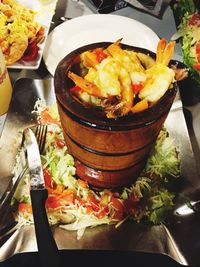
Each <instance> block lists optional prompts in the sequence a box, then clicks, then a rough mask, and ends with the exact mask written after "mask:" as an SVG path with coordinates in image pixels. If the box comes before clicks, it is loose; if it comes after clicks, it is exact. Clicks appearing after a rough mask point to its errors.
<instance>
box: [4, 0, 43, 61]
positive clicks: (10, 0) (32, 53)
mask: <svg viewBox="0 0 200 267" xmlns="http://www.w3.org/2000/svg"><path fill="white" fill-rule="evenodd" d="M35 16H36V11H34V10H32V9H29V8H27V7H25V6H23V5H21V4H20V3H18V2H17V1H16V0H2V1H1V2H0V47H1V49H2V52H3V54H4V57H5V61H6V65H12V64H14V63H16V62H17V61H19V60H22V61H25V62H30V61H33V60H35V59H37V58H38V56H39V54H38V51H39V44H40V43H41V42H43V40H44V34H45V28H44V27H43V26H42V25H41V24H40V23H39V22H37V21H36V19H35Z"/></svg>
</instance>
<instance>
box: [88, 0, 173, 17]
mask: <svg viewBox="0 0 200 267" xmlns="http://www.w3.org/2000/svg"><path fill="white" fill-rule="evenodd" d="M170 1H171V0H110V1H108V0H87V1H86V0H85V1H84V2H85V4H86V5H89V7H90V8H91V9H92V10H93V11H94V12H98V13H110V12H113V11H116V10H119V9H121V8H124V7H127V6H128V5H129V6H132V7H135V8H137V9H140V10H143V11H145V12H148V13H150V14H152V15H154V16H157V17H159V16H161V15H162V14H163V13H164V12H163V11H164V10H165V8H166V7H167V5H168V4H169V3H170Z"/></svg>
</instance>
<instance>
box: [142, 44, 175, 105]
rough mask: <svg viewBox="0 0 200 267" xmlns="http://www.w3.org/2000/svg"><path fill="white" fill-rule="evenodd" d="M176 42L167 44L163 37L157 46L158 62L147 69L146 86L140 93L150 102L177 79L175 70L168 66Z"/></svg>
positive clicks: (161, 94) (163, 92)
mask: <svg viewBox="0 0 200 267" xmlns="http://www.w3.org/2000/svg"><path fill="white" fill-rule="evenodd" d="M174 46H175V42H174V41H173V42H170V43H168V44H167V41H166V40H165V39H161V40H160V41H159V43H158V46H157V54H156V63H155V65H153V66H152V67H150V68H149V69H147V70H146V71H145V73H146V76H147V80H146V82H145V85H144V88H143V89H142V90H141V91H140V93H139V98H140V99H146V100H147V101H149V102H152V103H154V102H156V101H158V100H159V99H160V98H161V97H162V96H163V95H164V94H165V92H166V91H167V90H168V89H169V88H170V85H171V84H172V83H173V82H174V80H175V73H174V71H173V70H172V69H171V68H169V67H168V64H169V62H170V60H171V58H172V55H173V52H174Z"/></svg>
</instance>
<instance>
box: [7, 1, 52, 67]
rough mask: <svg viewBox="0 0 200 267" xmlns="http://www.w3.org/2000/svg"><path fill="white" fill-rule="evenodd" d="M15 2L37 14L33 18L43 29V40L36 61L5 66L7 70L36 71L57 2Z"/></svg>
mask: <svg viewBox="0 0 200 267" xmlns="http://www.w3.org/2000/svg"><path fill="white" fill-rule="evenodd" d="M17 2H19V3H20V4H22V5H24V6H26V7H27V8H30V9H32V10H34V11H36V12H37V13H36V16H35V20H36V21H38V22H39V23H40V24H41V25H42V26H43V27H44V29H45V38H44V40H43V42H42V43H41V44H39V55H38V57H37V59H36V60H34V61H30V62H25V61H20V60H19V61H18V62H16V63H14V64H12V65H9V66H7V68H12V69H32V70H33V69H38V67H39V65H40V62H41V59H42V53H43V50H44V46H45V42H46V39H47V35H48V31H49V28H50V24H51V20H52V17H53V14H54V12H55V8H56V3H57V0H34V1H27V0H17Z"/></svg>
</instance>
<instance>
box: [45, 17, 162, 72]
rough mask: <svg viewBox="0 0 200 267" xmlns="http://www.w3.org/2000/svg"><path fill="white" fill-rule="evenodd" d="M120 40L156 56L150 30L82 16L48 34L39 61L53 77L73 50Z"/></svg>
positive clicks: (131, 23)
mask: <svg viewBox="0 0 200 267" xmlns="http://www.w3.org/2000/svg"><path fill="white" fill-rule="evenodd" d="M121 38H123V43H124V44H128V45H133V46H137V47H141V48H146V49H149V50H150V51H153V52H156V47H157V43H158V41H159V37H158V36H157V34H156V33H155V32H154V31H153V30H152V29H150V28H149V27H147V26H146V25H144V24H143V23H141V22H139V21H137V20H134V19H130V18H126V17H123V16H119V15H111V14H92V15H85V16H81V17H77V18H74V19H71V20H68V21H66V22H64V23H62V24H61V25H59V26H58V27H56V28H55V29H54V30H53V31H52V32H51V33H50V34H49V36H48V38H47V41H46V45H45V49H44V53H43V58H44V61H45V64H46V66H47V69H48V70H49V72H50V73H51V74H52V75H54V72H55V69H56V66H57V64H58V63H59V61H60V60H61V59H62V58H63V57H64V56H65V55H66V54H68V53H70V52H72V51H73V50H75V49H76V48H79V47H81V46H84V45H87V44H90V43H98V42H105V41H106V42H114V41H116V40H118V39H121ZM58 51H59V53H58Z"/></svg>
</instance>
